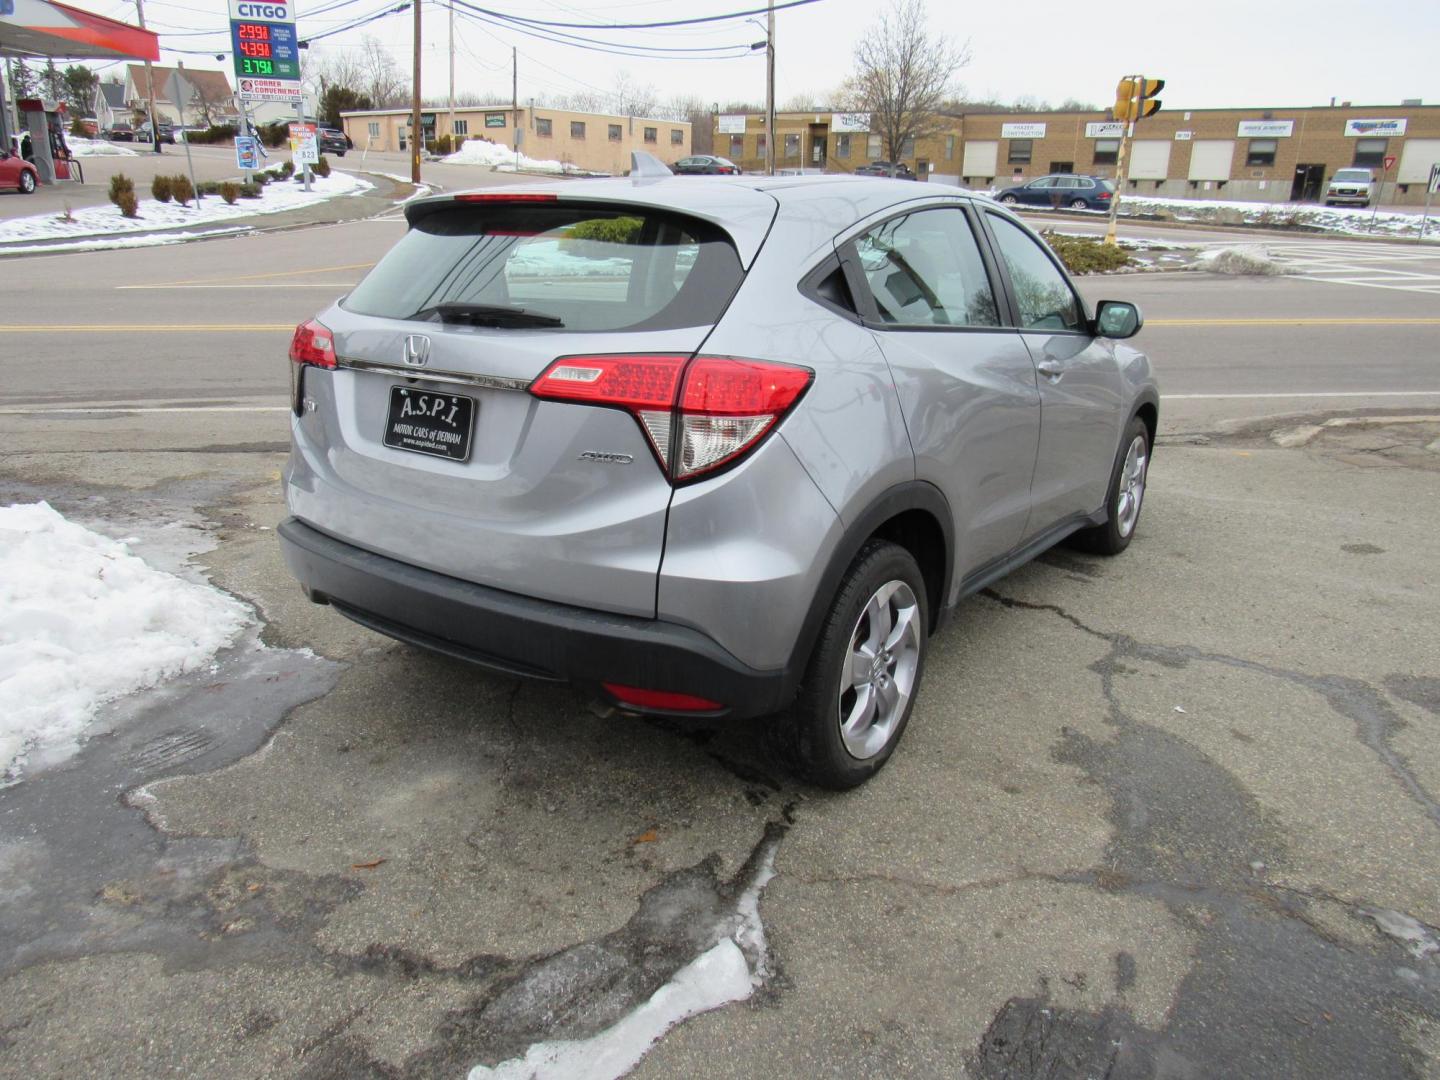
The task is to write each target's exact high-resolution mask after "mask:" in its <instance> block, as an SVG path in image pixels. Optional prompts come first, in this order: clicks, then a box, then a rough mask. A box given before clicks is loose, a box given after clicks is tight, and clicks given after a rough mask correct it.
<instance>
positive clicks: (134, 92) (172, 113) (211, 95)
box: [124, 64, 240, 126]
mask: <svg viewBox="0 0 1440 1080" xmlns="http://www.w3.org/2000/svg"><path fill="white" fill-rule="evenodd" d="M150 71H151V73H152V74H153V75H154V78H155V115H156V119H158V120H159V121H160V122H161V123H162V124H165V123H170V124H178V123H179V122H180V108H179V106H180V105H183V106H184V107H185V122H186V123H187V124H190V125H192V126H195V125H204V124H233V123H236V122H237V121H238V118H239V115H240V114H239V112H238V111H237V110H236V108H235V91H234V90H232V89H231V88H230V80H229V79H228V78H226V77H225V73H224V72H223V71H207V70H205V69H204V68H191V67H187V68H186V69H185V70H184V71H182V72H180V76H181V78H183V79H184V80H185V82H186V83H188V84H189V86H190V88H191V93H190V98H189V100H188V101H183V102H178V103H177V102H174V101H171V100H170V95H169V92H168V90H167V87H168V86H169V84H170V76H171V75H173V74H175V71H176V69H175V68H173V67H162V66H161V65H159V64H152V65H151V67H150ZM124 93H125V104H126V106H127V107H128V108H129V109H131V110H132V111H134V112H135V113H138V114H141V115H148V114H149V112H150V84H149V83H148V82H146V81H145V65H143V64H128V65H126V68H125V88H124Z"/></svg>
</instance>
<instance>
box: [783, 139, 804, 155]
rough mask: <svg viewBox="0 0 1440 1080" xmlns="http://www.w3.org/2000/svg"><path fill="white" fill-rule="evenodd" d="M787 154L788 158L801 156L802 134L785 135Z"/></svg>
mask: <svg viewBox="0 0 1440 1080" xmlns="http://www.w3.org/2000/svg"><path fill="white" fill-rule="evenodd" d="M785 156H786V157H787V158H792V157H799V156H800V136H799V135H786V136H785Z"/></svg>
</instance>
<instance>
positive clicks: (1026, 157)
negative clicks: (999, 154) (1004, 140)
mask: <svg viewBox="0 0 1440 1080" xmlns="http://www.w3.org/2000/svg"><path fill="white" fill-rule="evenodd" d="M1034 148H1035V140H1034V139H1011V140H1010V156H1009V157H1008V158H1006V159H1005V160H1006V161H1007V162H1008V163H1009V164H1011V165H1029V164H1030V154H1031V152H1032V151H1033V150H1034Z"/></svg>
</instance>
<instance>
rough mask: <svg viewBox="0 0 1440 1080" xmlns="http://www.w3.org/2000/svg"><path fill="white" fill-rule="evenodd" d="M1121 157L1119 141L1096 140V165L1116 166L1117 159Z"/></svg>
mask: <svg viewBox="0 0 1440 1080" xmlns="http://www.w3.org/2000/svg"><path fill="white" fill-rule="evenodd" d="M1119 156H1120V140H1119V139H1096V140H1095V164H1096V165H1114V164H1115V159H1116V158H1118V157H1119Z"/></svg>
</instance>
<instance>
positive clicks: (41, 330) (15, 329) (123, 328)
mask: <svg viewBox="0 0 1440 1080" xmlns="http://www.w3.org/2000/svg"><path fill="white" fill-rule="evenodd" d="M294 329H295V324H294V323H96V324H94V325H89V326H51V325H40V324H37V325H34V326H27V325H24V324H21V325H19V326H16V325H11V326H7V327H5V332H6V333H11V334H14V333H19V334H149V333H162V334H178V333H182V332H183V331H186V330H189V331H191V332H193V333H197V334H215V333H219V334H225V333H249V332H251V331H259V330H284V331H285V332H286V333H287V334H288V333H290V332H291V331H292V330H294Z"/></svg>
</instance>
